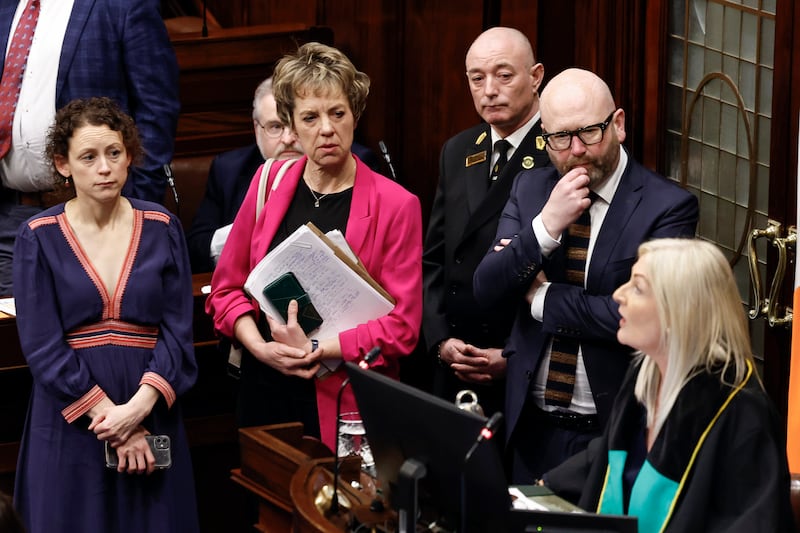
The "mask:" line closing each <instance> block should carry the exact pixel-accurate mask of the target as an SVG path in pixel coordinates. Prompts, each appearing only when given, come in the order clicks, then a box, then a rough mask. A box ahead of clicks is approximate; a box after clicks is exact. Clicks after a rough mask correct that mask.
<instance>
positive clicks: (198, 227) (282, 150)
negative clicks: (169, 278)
mask: <svg viewBox="0 0 800 533" xmlns="http://www.w3.org/2000/svg"><path fill="white" fill-rule="evenodd" d="M253 129H254V131H255V136H256V143H255V144H251V145H250V146H246V147H244V148H237V149H236V150H231V151H229V152H224V153H222V154H220V155H218V156H217V157H215V158H214V160H213V161H212V162H211V168H210V170H209V172H208V181H207V183H206V194H205V196H204V197H203V201H202V202H201V203H200V206H199V208H198V209H197V214H195V217H194V220H193V221H192V227H191V229H190V230H189V232H188V233H187V236H186V240H187V244H188V246H189V257H190V259H191V262H192V272H211V271H213V270H214V267H215V266H216V264H217V259H218V258H219V254H220V252H221V250H222V246H223V245H224V244H225V240H226V239H227V236H228V232H229V231H230V228H231V224H233V219H234V218H236V213H238V212H239V207H240V206H241V205H242V202H243V201H244V196H245V194H247V189H248V187H249V186H250V182H251V181H252V180H253V176H254V175H255V173H256V171H257V170H258V167H260V166H261V164H262V163H264V161H265V160H266V159H269V158H270V157H271V158H273V159H296V158H298V157H302V156H303V148H302V147H301V146H300V144H299V143H298V142H297V136H296V135H295V134H294V133H293V132H292V130H291V129H289V127H287V126H284V125H283V124H282V123H281V121H280V119H279V118H278V111H277V108H276V106H275V97H273V96H272V77H269V78H267V79H266V80H264V81H262V82H261V83H260V84H259V85H258V87H256V92H255V96H254V97H253ZM352 151H353V153H354V154H356V155H357V156H358V157H359V158H361V160H362V161H364V162H365V163H366V164H367V165H369V166H370V167H371V168H372V169H373V170H376V172H380V170H377V169H376V166H378V164H379V160H378V158H377V157H376V156H375V154H374V153H373V152H372V151H370V150H369V149H368V148H366V147H364V146H360V145H357V144H356V143H353V148H352ZM212 247H213V249H212Z"/></svg>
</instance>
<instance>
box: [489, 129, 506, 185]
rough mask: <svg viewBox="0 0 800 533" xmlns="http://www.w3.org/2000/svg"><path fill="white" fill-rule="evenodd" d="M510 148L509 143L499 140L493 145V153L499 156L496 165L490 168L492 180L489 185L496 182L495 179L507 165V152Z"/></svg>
mask: <svg viewBox="0 0 800 533" xmlns="http://www.w3.org/2000/svg"><path fill="white" fill-rule="evenodd" d="M510 148H511V143H510V142H508V141H507V140H505V139H500V140H499V141H496V142H495V143H494V151H495V152H497V153H498V154H500V157H498V158H497V163H495V164H494V166H493V167H492V179H491V181H490V182H489V185H491V184H492V183H494V182H495V181H497V177H498V176H499V175H500V173H501V172H502V171H503V167H504V166H506V163H508V150H509V149H510Z"/></svg>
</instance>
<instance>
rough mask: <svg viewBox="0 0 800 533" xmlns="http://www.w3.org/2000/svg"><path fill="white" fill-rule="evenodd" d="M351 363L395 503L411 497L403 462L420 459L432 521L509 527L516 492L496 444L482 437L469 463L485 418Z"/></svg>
mask: <svg viewBox="0 0 800 533" xmlns="http://www.w3.org/2000/svg"><path fill="white" fill-rule="evenodd" d="M346 369H347V373H348V376H349V377H350V384H351V386H352V387H353V393H354V394H355V397H356V401H357V403H358V409H359V411H360V412H361V418H362V419H363V421H364V428H365V429H366V432H367V441H368V442H369V446H370V449H371V450H372V455H373V458H374V459H375V467H376V471H377V474H378V483H379V486H380V487H381V488H382V490H383V491H384V492H388V493H389V501H390V502H391V504H392V505H393V506H394V508H395V509H398V507H399V506H405V505H406V504H407V502H403V501H398V498H399V497H402V496H401V495H400V494H399V490H398V482H399V481H400V476H399V473H400V469H401V467H402V466H403V463H404V462H405V461H406V460H407V459H414V460H416V461H418V462H419V463H421V464H423V465H424V467H425V470H426V475H425V476H424V477H423V478H422V479H420V480H419V483H418V489H419V491H418V494H419V499H418V505H419V510H420V515H421V516H422V517H423V518H424V519H425V520H426V521H428V523H430V521H435V522H436V524H437V525H438V526H439V527H441V528H442V530H444V531H469V532H470V533H481V532H496V531H508V530H509V529H508V527H507V521H508V518H509V517H508V514H509V513H508V511H509V509H510V508H511V498H510V496H509V494H508V484H507V482H506V477H505V473H504V471H503V464H502V460H501V458H500V453H499V451H498V449H497V448H496V447H495V444H494V443H492V442H490V441H484V442H482V443H481V444H479V445H478V446H477V448H476V449H475V451H474V453H473V454H472V455H471V456H470V459H469V462H468V463H467V464H465V463H464V459H465V456H466V454H467V452H468V451H469V450H470V448H471V447H472V445H473V444H474V443H475V442H476V440H477V439H478V436H479V435H480V432H481V429H482V428H483V427H484V425H485V424H486V422H487V419H486V418H485V417H482V416H479V415H477V414H475V413H472V412H469V411H465V410H462V409H459V408H458V407H456V406H455V405H454V404H452V403H449V402H447V401H445V400H442V399H441V398H437V397H435V396H432V395H430V394H427V393H425V392H423V391H421V390H419V389H415V388H414V387H410V386H408V385H406V384H403V383H400V382H398V381H396V380H394V379H391V378H388V377H386V376H383V375H381V374H379V373H378V372H375V371H372V370H363V369H361V368H359V367H358V366H357V365H354V364H352V363H348V364H347V366H346ZM398 510H399V509H398ZM462 510H463V513H462ZM411 520H412V521H414V518H413V517H412V518H411ZM462 521H465V523H466V525H465V526H464V527H462V525H461V522H462ZM411 530H412V531H413V529H411Z"/></svg>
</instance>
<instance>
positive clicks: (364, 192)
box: [345, 160, 378, 257]
mask: <svg viewBox="0 0 800 533" xmlns="http://www.w3.org/2000/svg"><path fill="white" fill-rule="evenodd" d="M357 163H358V166H357V167H356V181H355V183H353V200H352V201H351V202H350V216H349V217H348V219H347V230H346V231H345V238H346V239H347V243H348V244H349V245H350V248H351V249H352V250H353V251H354V252H355V253H356V255H358V256H359V257H361V256H365V255H366V254H364V253H363V250H364V247H365V243H366V239H367V236H368V235H369V228H370V223H371V222H372V214H371V213H370V205H372V204H373V202H370V197H372V196H373V195H377V192H376V190H375V180H374V179H373V177H372V171H371V170H370V169H369V167H368V166H367V165H366V164H365V163H363V162H362V161H361V160H357ZM374 203H375V205H377V204H378V199H377V197H376V198H375V202H374Z"/></svg>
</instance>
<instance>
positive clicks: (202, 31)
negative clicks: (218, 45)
mask: <svg viewBox="0 0 800 533" xmlns="http://www.w3.org/2000/svg"><path fill="white" fill-rule="evenodd" d="M200 33H201V34H202V36H203V37H208V24H207V23H206V0H203V29H202V30H201V32H200Z"/></svg>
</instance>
